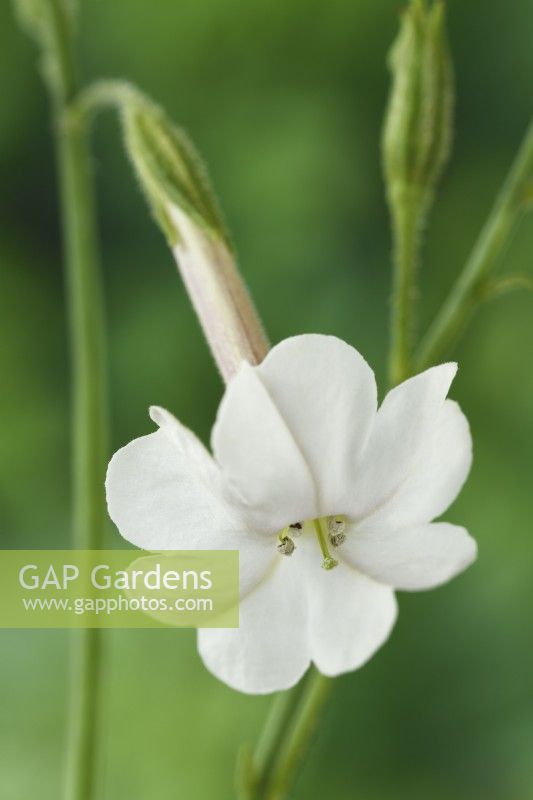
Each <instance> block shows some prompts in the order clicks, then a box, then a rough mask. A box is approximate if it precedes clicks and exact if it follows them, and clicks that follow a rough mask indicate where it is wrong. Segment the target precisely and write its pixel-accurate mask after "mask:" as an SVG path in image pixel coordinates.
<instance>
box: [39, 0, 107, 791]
mask: <svg viewBox="0 0 533 800" xmlns="http://www.w3.org/2000/svg"><path fill="white" fill-rule="evenodd" d="M43 14H44V17H43V19H44V20H45V21H44V26H42V27H38V28H35V30H34V31H33V33H34V35H36V38H37V39H38V40H39V42H40V44H41V46H42V51H43V67H44V77H45V80H46V83H47V86H48V89H49V92H50V98H51V102H52V107H53V123H54V134H55V142H56V151H57V168H58V174H59V189H60V212H61V221H62V230H63V250H64V264H65V278H66V298H67V306H68V315H69V333H70V337H69V338H70V348H71V352H70V362H71V381H72V384H71V385H72V388H71V392H72V419H71V423H72V445H71V447H72V455H71V459H72V462H71V470H72V487H71V492H72V542H73V546H74V547H76V548H79V549H84V550H96V549H99V548H101V546H102V538H103V527H104V519H105V502H104V474H105V459H106V451H107V427H108V426H107V402H106V369H105V341H104V302H103V291H102V286H101V269H100V258H99V250H98V235H97V224H96V214H95V200H94V188H93V181H92V177H91V169H90V154H89V145H88V135H87V130H86V124H85V121H84V119H83V118H80V115H69V107H70V105H71V104H73V103H74V101H75V99H76V95H77V92H78V82H77V76H76V69H75V58H74V43H73V27H74V25H73V21H72V19H71V18H70V15H69V9H68V5H67V3H66V2H64V0H46V2H45V3H43ZM100 646H101V641H100V631H98V630H95V629H81V630H75V631H72V633H71V665H70V694H69V703H68V722H67V724H68V730H67V764H66V780H65V790H64V798H65V800H91V799H92V798H93V797H94V782H95V779H94V776H95V760H96V739H97V736H96V728H97V708H98V694H99V678H100Z"/></svg>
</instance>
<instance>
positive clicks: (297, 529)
mask: <svg viewBox="0 0 533 800" xmlns="http://www.w3.org/2000/svg"><path fill="white" fill-rule="evenodd" d="M302 530H303V525H302V523H301V522H293V523H292V525H289V531H290V533H291V536H301V534H302Z"/></svg>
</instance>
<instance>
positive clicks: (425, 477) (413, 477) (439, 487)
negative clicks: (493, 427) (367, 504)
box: [362, 400, 472, 529]
mask: <svg viewBox="0 0 533 800" xmlns="http://www.w3.org/2000/svg"><path fill="white" fill-rule="evenodd" d="M471 465H472V437H471V435H470V428H469V426H468V422H467V419H466V417H465V415H464V414H463V412H462V411H461V409H460V408H459V406H458V405H457V403H455V402H453V400H446V401H445V402H444V405H443V407H442V409H441V411H440V412H439V414H438V415H437V418H436V420H435V424H434V425H433V427H432V428H431V430H430V431H429V432H428V435H427V437H426V438H425V440H424V441H423V443H422V445H421V447H420V448H419V449H418V452H417V455H416V458H415V459H414V460H413V463H412V464H411V466H410V468H409V472H408V473H407V474H406V477H405V479H404V480H403V481H402V483H401V484H400V485H399V486H398V488H397V489H396V491H395V492H394V493H393V494H392V495H391V496H390V498H389V499H388V500H387V501H386V502H385V503H384V504H383V505H382V506H380V507H379V509H378V510H377V511H376V512H375V513H373V514H372V515H371V516H370V517H367V518H366V519H365V520H364V522H363V523H362V524H363V525H364V526H366V525H367V524H369V525H372V527H374V528H378V527H382V528H393V529H398V528H404V527H406V526H407V525H413V524H415V525H416V524H419V523H424V522H430V521H431V520H432V519H435V518H436V517H439V516H440V515H441V514H443V513H444V511H446V509H447V508H448V506H450V505H451V504H452V503H453V501H454V500H455V498H456V497H457V495H458V494H459V492H460V490H461V488H462V486H463V484H464V482H465V480H466V478H467V475H468V473H469V472H470V467H471Z"/></svg>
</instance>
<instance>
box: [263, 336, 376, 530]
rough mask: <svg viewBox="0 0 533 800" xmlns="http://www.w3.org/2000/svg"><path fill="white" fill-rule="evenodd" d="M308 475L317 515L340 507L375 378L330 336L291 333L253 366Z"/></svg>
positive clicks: (368, 421)
mask: <svg viewBox="0 0 533 800" xmlns="http://www.w3.org/2000/svg"><path fill="white" fill-rule="evenodd" d="M257 373H258V374H259V376H260V377H261V380H262V381H263V383H264V385H265V387H266V389H267V391H268V393H269V395H270V397H271V398H272V400H273V402H274V403H275V405H276V407H277V409H278V411H279V413H280V414H281V416H282V417H283V419H284V420H285V423H286V425H287V427H288V428H289V430H290V432H291V434H292V436H293V437H294V440H295V441H296V443H297V445H298V449H299V450H300V452H301V453H302V454H303V456H304V458H305V461H306V463H307V464H308V466H309V469H310V471H311V474H312V476H313V479H314V482H315V486H316V489H317V494H318V506H319V508H318V516H324V515H326V514H338V513H341V512H342V511H343V510H344V509H343V507H342V506H343V501H344V498H345V495H346V492H347V491H349V490H350V483H349V481H350V478H351V477H352V476H353V473H354V468H355V465H356V463H357V460H358V457H359V454H360V452H361V450H362V448H363V446H364V444H365V442H366V440H367V438H368V435H369V433H370V430H371V426H372V423H373V420H374V417H375V414H376V406H377V399H376V382H375V379H374V373H373V372H372V370H371V369H370V367H369V366H368V364H367V363H366V361H365V360H364V358H363V357H362V356H361V355H360V353H358V351H357V350H355V349H354V348H353V347H350V345H348V344H346V342H343V341H342V340H341V339H337V338H336V337H334V336H321V335H316V334H308V335H304V336H295V337H293V338H291V339H286V340H285V341H283V342H281V344H278V345H277V346H276V347H274V348H273V349H272V350H271V351H270V352H269V354H268V355H267V357H266V358H265V360H264V361H263V363H262V364H260V365H259V367H257Z"/></svg>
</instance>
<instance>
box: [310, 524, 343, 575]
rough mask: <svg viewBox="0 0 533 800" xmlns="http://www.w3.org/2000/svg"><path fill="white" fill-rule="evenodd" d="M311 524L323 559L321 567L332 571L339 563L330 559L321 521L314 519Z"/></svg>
mask: <svg viewBox="0 0 533 800" xmlns="http://www.w3.org/2000/svg"><path fill="white" fill-rule="evenodd" d="M313 524H314V526H315V532H316V537H317V539H318V544H319V545H320V550H321V552H322V556H323V558H324V560H323V562H322V567H323V569H333V567H336V566H337V564H338V563H339V562H338V561H335V559H334V558H332V557H331V553H330V552H329V548H328V543H327V538H326V534H325V532H324V528H323V521H322V520H321V519H314V520H313Z"/></svg>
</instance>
